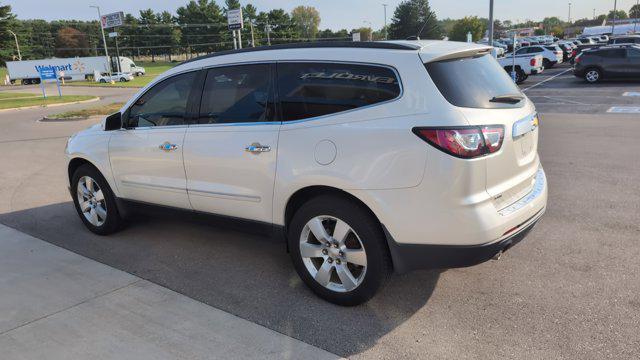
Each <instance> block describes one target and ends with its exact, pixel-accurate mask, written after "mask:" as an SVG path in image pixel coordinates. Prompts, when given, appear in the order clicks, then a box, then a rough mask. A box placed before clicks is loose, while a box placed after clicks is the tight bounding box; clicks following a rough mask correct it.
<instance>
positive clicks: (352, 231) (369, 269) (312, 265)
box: [288, 195, 391, 306]
mask: <svg viewBox="0 0 640 360" xmlns="http://www.w3.org/2000/svg"><path fill="white" fill-rule="evenodd" d="M288 239H289V249H290V251H291V257H292V260H293V263H294V266H295V268H296V271H297V272H298V275H299V276H300V277H301V278H302V280H303V281H304V282H305V284H306V285H307V286H309V288H311V290H313V292H315V293H316V294H317V295H318V296H320V297H321V298H323V299H325V300H327V301H330V302H332V303H335V304H339V305H346V306H353V305H358V304H361V303H364V302H366V301H367V300H369V299H370V298H371V297H373V296H374V295H375V293H376V292H377V290H378V288H380V286H381V285H382V284H383V283H384V281H385V280H386V278H387V277H388V275H389V273H390V272H391V260H390V258H389V254H388V250H387V248H386V242H385V238H384V234H383V233H382V229H381V227H380V224H379V223H378V221H377V220H376V219H375V218H374V217H373V216H372V215H371V214H370V213H369V212H368V211H367V210H366V209H364V208H363V207H362V206H361V205H360V204H358V203H356V202H355V201H352V200H349V199H346V198H343V197H340V196H336V195H328V196H320V197H316V198H313V199H311V200H309V201H308V202H307V203H306V204H304V205H303V206H302V207H301V208H300V209H299V210H298V211H297V212H296V214H295V215H294V216H293V219H292V221H291V224H290V226H289V233H288Z"/></svg>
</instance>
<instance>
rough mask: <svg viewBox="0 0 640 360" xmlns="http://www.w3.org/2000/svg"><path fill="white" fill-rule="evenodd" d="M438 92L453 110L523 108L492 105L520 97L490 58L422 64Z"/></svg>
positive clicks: (509, 104) (517, 104)
mask: <svg viewBox="0 0 640 360" xmlns="http://www.w3.org/2000/svg"><path fill="white" fill-rule="evenodd" d="M425 67H426V68H427V72H428V73H429V75H430V76H431V79H432V80H433V82H434V83H435V84H436V87H438V90H440V92H441V93H442V95H443V96H444V97H445V98H446V99H447V101H448V102H450V103H451V104H453V105H455V106H460V107H469V108H481V109H501V108H515V107H522V106H524V101H517V102H513V101H496V98H501V97H505V96H507V97H519V98H521V99H524V95H522V93H521V92H520V89H518V87H517V86H516V84H515V83H514V82H513V80H512V79H511V77H510V76H509V75H508V74H507V72H506V71H504V69H503V68H502V67H501V66H500V64H498V62H497V61H496V60H495V59H494V58H493V57H492V56H491V55H488V54H487V55H481V56H475V57H467V58H459V59H453V60H444V61H436V62H431V63H427V64H425Z"/></svg>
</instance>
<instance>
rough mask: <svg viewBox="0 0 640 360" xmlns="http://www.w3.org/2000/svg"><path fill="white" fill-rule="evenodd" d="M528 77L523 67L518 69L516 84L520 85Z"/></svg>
mask: <svg viewBox="0 0 640 360" xmlns="http://www.w3.org/2000/svg"><path fill="white" fill-rule="evenodd" d="M526 79H527V74H525V73H524V71H523V70H522V69H516V84H518V85H520V84H522V83H523V82H524V81H525V80H526Z"/></svg>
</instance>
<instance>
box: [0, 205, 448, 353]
mask: <svg viewBox="0 0 640 360" xmlns="http://www.w3.org/2000/svg"><path fill="white" fill-rule="evenodd" d="M209 220H210V219H209ZM209 220H208V218H204V217H201V216H190V215H178V214H175V213H174V212H171V213H165V214H163V213H155V212H154V213H153V214H144V213H134V214H131V215H130V221H129V224H128V226H127V227H126V228H125V229H123V230H122V231H120V232H118V233H116V234H114V235H111V236H97V235H94V234H92V233H90V232H89V231H88V230H86V229H85V228H84V226H83V225H82V223H81V221H80V219H79V218H78V216H77V214H76V212H75V210H74V208H73V204H72V203H71V202H65V203H58V204H52V205H46V206H42V207H37V208H31V209H26V210H21V211H15V212H11V213H5V214H0V222H1V223H3V224H5V225H7V226H11V227H13V228H15V229H18V230H20V231H23V232H25V233H28V234H30V235H32V236H35V237H38V238H40V239H42V240H45V241H47V242H50V243H52V244H55V245H58V246H60V247H63V248H65V249H68V250H71V251H73V252H75V253H78V254H80V255H83V256H86V257H88V258H91V259H94V260H97V261H99V262H101V263H104V264H107V265H110V266H112V267H115V268H118V269H121V270H123V271H126V272H129V273H131V274H134V275H137V276H139V277H141V278H144V279H146V280H149V281H152V282H154V283H156V284H159V285H162V286H165V287H167V288H169V289H172V290H174V291H176V292H179V293H182V294H184V295H186V296H189V297H191V298H193V299H196V300H199V301H201V302H204V303H206V304H208V305H211V306H213V307H216V308H219V309H221V310H224V311H227V312H230V313H232V314H234V315H237V316H239V317H242V318H244V319H247V320H250V321H253V322H255V323H258V324H260V325H263V326H265V327H267V328H270V329H272V330H275V331H278V332H280V333H283V334H286V335H289V336H292V337H294V338H297V339H299V340H302V341H304V342H307V343H309V344H312V345H315V346H318V347H321V348H323V349H325V350H327V351H330V352H333V353H335V354H337V355H340V356H345V357H347V356H351V355H354V354H358V353H360V352H362V351H364V350H367V349H369V348H371V347H372V346H373V345H374V344H375V343H376V342H377V341H378V339H380V338H381V337H382V336H384V335H385V334H387V333H389V332H391V331H392V330H393V329H395V328H396V327H398V326H399V325H401V324H402V323H404V322H405V321H406V320H408V319H409V318H410V317H411V316H413V315H414V314H415V313H416V312H417V311H418V310H420V309H421V308H423V307H424V306H425V304H426V303H427V302H428V301H429V298H430V297H431V294H432V293H433V291H434V289H435V286H436V284H437V282H438V278H439V275H440V272H439V271H418V272H414V273H410V274H405V275H393V276H392V277H391V279H390V281H389V282H388V284H387V286H386V287H384V288H383V289H381V291H380V292H379V294H378V295H377V296H376V297H375V298H374V299H372V300H371V301H369V302H368V303H366V304H364V305H361V306H357V307H340V306H336V305H333V304H330V303H328V302H325V301H323V300H321V299H319V298H317V297H316V296H315V295H314V294H313V293H312V292H311V291H310V290H308V288H307V287H306V286H304V284H302V282H301V281H300V279H299V278H298V276H297V274H296V273H295V270H294V269H293V266H292V264H291V261H290V259H289V256H288V254H287V253H286V249H285V245H284V244H283V243H282V242H279V241H275V240H273V239H271V238H269V237H265V236H262V235H257V234H251V233H245V232H240V231H237V230H234V229H232V228H229V227H226V226H221V224H215V225H212V224H211V221H209Z"/></svg>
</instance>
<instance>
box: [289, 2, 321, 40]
mask: <svg viewBox="0 0 640 360" xmlns="http://www.w3.org/2000/svg"><path fill="white" fill-rule="evenodd" d="M291 19H292V20H293V22H294V23H295V24H296V27H297V28H298V31H299V32H300V35H301V36H302V37H304V38H307V39H314V38H315V37H316V34H318V26H320V12H318V10H316V8H314V7H313V6H298V7H296V8H294V9H293V10H291Z"/></svg>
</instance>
